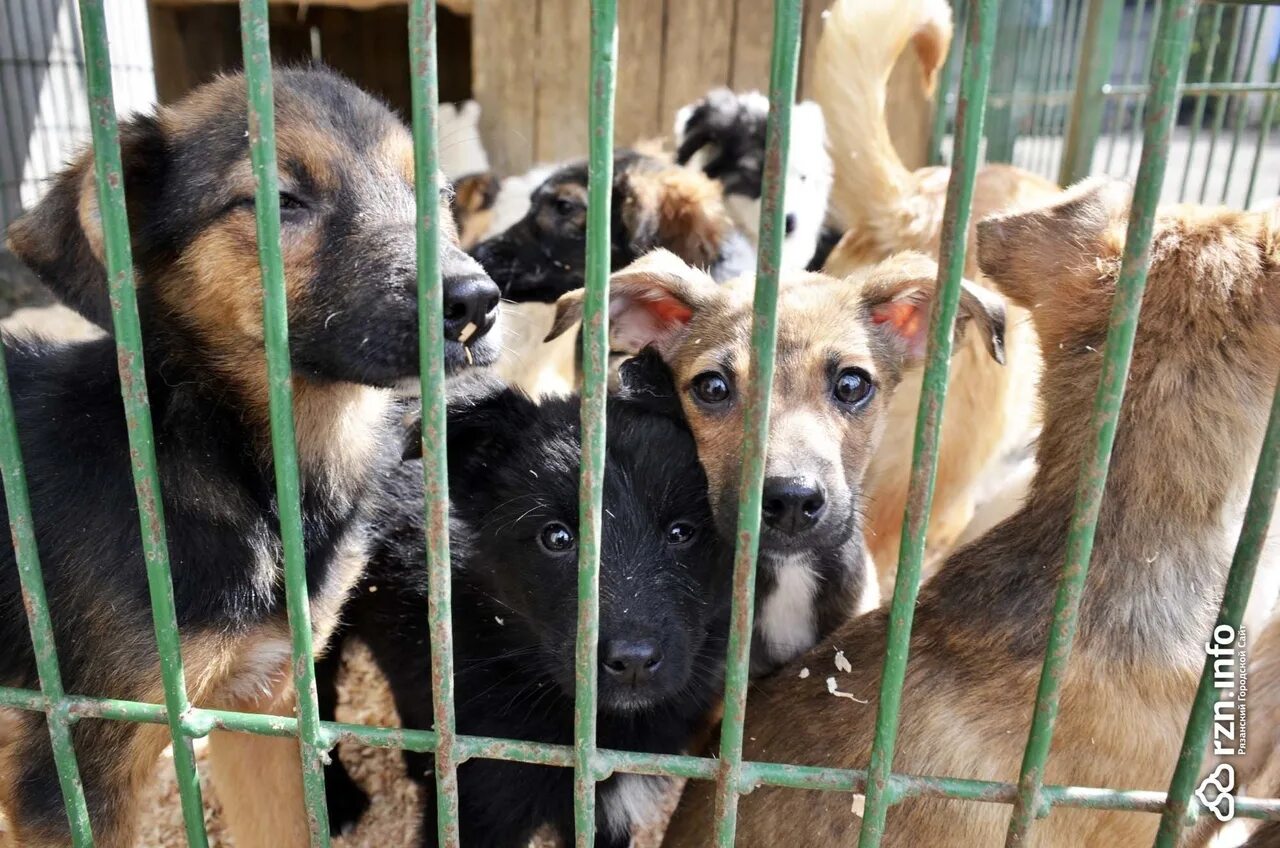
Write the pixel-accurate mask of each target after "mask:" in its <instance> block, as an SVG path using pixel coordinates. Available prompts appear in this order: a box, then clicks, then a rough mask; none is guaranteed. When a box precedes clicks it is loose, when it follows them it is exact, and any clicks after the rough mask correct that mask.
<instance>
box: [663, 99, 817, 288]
mask: <svg viewBox="0 0 1280 848" xmlns="http://www.w3.org/2000/svg"><path fill="white" fill-rule="evenodd" d="M768 118H769V98H767V97H765V96H764V95H763V94H761V93H760V92H758V91H748V92H744V93H741V94H735V93H734V92H733V91H730V90H729V89H727V88H717V89H713V90H712V91H711V92H709V93H708V94H707V96H706V97H704V98H703V99H702V100H699V101H698V102H696V103H691V104H689V105H688V106H685V107H683V108H681V109H680V111H679V112H677V113H676V122H675V140H676V162H678V163H679V164H681V165H687V166H690V167H693V168H697V169H698V170H700V171H702V172H703V173H705V174H706V175H707V176H708V177H710V178H711V179H713V180H716V181H717V182H719V183H720V184H721V185H722V186H723V187H724V197H725V206H726V207H727V208H728V210H729V214H730V215H731V216H733V220H734V223H735V224H736V225H737V226H738V228H739V229H740V230H741V231H742V232H744V233H746V234H747V236H748V237H749V238H750V239H751V242H752V244H753V245H756V246H757V248H758V246H759V241H760V234H759V227H760V193H761V190H762V188H763V186H764V159H765V127H766V124H767V123H768ZM826 132H827V131H826V124H825V122H824V121H823V119H822V109H821V107H819V106H818V104H817V103H814V102H813V101H811V100H806V101H804V102H801V103H797V104H796V105H795V106H794V107H792V109H791V133H790V136H791V138H790V141H791V155H790V156H789V157H788V159H787V178H786V183H787V184H786V191H785V194H784V197H785V203H786V214H785V218H784V219H783V220H784V223H783V228H784V237H783V241H782V264H781V267H782V268H784V269H786V270H788V271H800V270H804V269H806V268H809V267H811V266H813V264H814V257H815V255H817V254H818V252H819V250H820V241H821V237H822V236H823V232H824V225H825V222H826V216H827V200H828V197H829V195H830V194H831V156H830V155H829V154H828V153H827V147H826ZM819 268H821V263H820V262H819V263H818V264H817V266H816V268H815V270H817V269H819Z"/></svg>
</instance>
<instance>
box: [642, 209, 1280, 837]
mask: <svg viewBox="0 0 1280 848" xmlns="http://www.w3.org/2000/svg"><path fill="white" fill-rule="evenodd" d="M1121 194H1122V193H1117V192H1114V191H1112V190H1109V189H1106V188H1104V187H1099V186H1097V185H1092V186H1086V187H1084V188H1082V189H1078V190H1076V191H1075V192H1074V193H1073V194H1071V195H1068V198H1067V200H1066V201H1064V202H1063V203H1062V204H1060V205H1058V206H1056V207H1052V208H1049V209H1046V210H1043V211H1038V212H1032V213H1027V214H1023V215H1013V216H1008V217H1002V218H998V219H995V220H994V221H991V222H989V223H986V224H984V225H983V226H982V227H981V228H980V232H979V242H978V247H979V256H980V260H981V262H982V267H983V269H984V270H985V271H986V272H987V274H988V275H989V276H990V277H991V278H992V279H994V280H995V281H996V283H997V285H999V287H1000V288H1001V290H1002V291H1004V292H1005V293H1006V294H1008V295H1010V296H1012V297H1015V298H1025V300H1024V303H1025V304H1026V305H1031V304H1032V303H1033V302H1034V304H1035V305H1036V306H1037V308H1036V309H1035V310H1034V311H1033V312H1032V316H1033V319H1034V321H1035V325H1036V329H1037V331H1038V333H1039V336H1040V338H1041V340H1042V342H1041V344H1042V347H1043V350H1044V354H1045V365H1046V367H1045V374H1044V377H1043V384H1042V387H1041V392H1040V396H1041V400H1042V401H1043V403H1044V430H1043V435H1042V437H1041V439H1040V442H1039V449H1038V450H1039V454H1038V455H1039V460H1040V466H1039V470H1038V472H1037V475H1036V478H1035V481H1034V483H1033V485H1032V488H1031V494H1030V495H1029V497H1028V500H1027V503H1026V505H1025V506H1024V507H1023V508H1022V509H1021V511H1019V512H1018V513H1017V514H1016V515H1014V516H1013V517H1012V518H1010V519H1008V520H1007V521H1005V522H1004V523H1003V524H1002V525H1000V526H999V527H997V528H995V529H994V530H993V531H992V532H990V533H988V534H987V535H986V536H984V537H983V538H982V539H980V540H979V541H977V542H975V543H974V544H972V545H970V546H967V547H965V548H963V549H961V550H959V551H957V552H956V553H954V554H953V555H952V556H951V557H950V558H949V560H948V561H947V563H946V565H945V566H943V568H942V570H941V571H940V572H939V573H938V574H937V575H936V576H935V577H934V578H933V580H932V581H930V583H928V584H926V585H925V587H924V589H923V590H922V592H921V595H920V600H919V603H918V604H917V607H916V612H915V627H914V629H913V632H912V637H911V650H910V659H909V664H908V670H907V676H906V685H905V689H904V693H903V698H902V714H901V729H900V732H899V734H898V742H897V748H896V756H895V759H894V770H895V771H898V772H903V773H907V774H914V775H939V776H942V775H945V776H953V777H963V778H981V779H987V780H998V781H1005V782H1011V781H1015V780H1016V778H1017V775H1018V767H1019V763H1020V761H1021V757H1022V750H1023V746H1024V744H1025V743H1026V739H1027V731H1028V728H1029V726H1030V720H1031V712H1032V707H1033V703H1034V694H1035V687H1036V685H1037V681H1038V677H1039V673H1040V667H1041V663H1042V662H1043V651H1044V646H1045V640H1046V627H1047V625H1048V620H1049V612H1050V609H1051V607H1052V602H1053V595H1054V591H1055V587H1056V577H1057V572H1058V570H1059V569H1060V568H1061V566H1062V562H1063V553H1064V549H1065V538H1066V530H1067V522H1068V515H1069V512H1070V509H1071V505H1072V503H1073V501H1074V490H1075V487H1076V482H1077V477H1078V475H1079V471H1080V468H1081V465H1082V463H1083V461H1084V458H1085V456H1086V454H1087V453H1088V452H1089V451H1091V450H1092V448H1091V443H1092V435H1091V433H1092V430H1091V427H1090V423H1089V421H1090V414H1091V408H1092V398H1093V395H1094V392H1095V390H1096V385H1097V381H1098V374H1099V368H1100V361H1101V354H1100V352H1099V348H1098V346H1099V344H1100V342H1101V339H1102V337H1103V336H1104V335H1105V332H1106V327H1107V319H1108V311H1109V308H1110V301H1111V295H1112V292H1113V288H1114V283H1115V275H1116V272H1117V269H1118V266H1119V262H1120V245H1121V241H1122V239H1123V234H1124V225H1125V221H1124V218H1125V211H1124V206H1123V203H1120V204H1117V203H1116V199H1117V197H1118V196H1120V195H1121ZM1278 233H1280V221H1277V220H1276V219H1274V218H1272V219H1267V218H1266V217H1265V216H1263V215H1259V214H1247V213H1239V212H1228V211H1225V210H1201V209H1195V208H1181V209H1174V210H1171V211H1169V212H1168V213H1166V214H1163V215H1161V216H1160V218H1159V221H1158V223H1157V227H1156V235H1155V238H1154V244H1153V248H1152V257H1153V264H1152V269H1151V273H1150V277H1149V282H1148V287H1147V292H1146V300H1145V303H1144V306H1143V311H1142V320H1141V322H1140V323H1139V329H1138V336H1137V341H1136V346H1135V351H1134V357H1133V367H1132V371H1131V376H1130V380H1129V385H1128V393H1127V396H1126V398H1125V405H1124V408H1123V411H1122V414H1121V419H1120V423H1119V429H1118V433H1117V440H1116V446H1115V451H1114V454H1113V457H1112V463H1111V469H1110V475H1109V478H1108V483H1107V492H1106V495H1105V497H1104V500H1103V503H1102V510H1101V514H1100V516H1099V521H1098V529H1097V536H1096V540H1095V545H1094V550H1093V557H1092V567H1091V570H1090V573H1089V577H1088V583H1087V586H1086V589H1085V594H1084V598H1083V602H1082V605H1081V609H1080V615H1079V619H1078V621H1079V630H1078V633H1077V637H1076V640H1075V645H1074V652H1073V655H1072V659H1071V663H1070V665H1069V667H1068V670H1067V673H1066V678H1065V681H1064V683H1065V686H1064V690H1063V695H1062V704H1061V711H1060V713H1059V719H1058V724H1057V729H1056V733H1055V738H1054V743H1053V753H1052V756H1051V758H1050V760H1049V764H1048V770H1047V773H1046V776H1045V779H1046V782H1047V783H1051V784H1071V785H1083V786H1110V787H1117V786H1119V787H1124V788H1126V789H1144V790H1154V791H1162V790H1164V789H1165V788H1166V787H1167V785H1168V781H1169V778H1170V775H1171V773H1172V770H1173V766H1174V763H1175V760H1176V758H1177V750H1178V747H1179V745H1180V742H1181V737H1182V730H1183V726H1184V723H1185V721H1186V718H1187V714H1188V711H1189V707H1190V703H1191V700H1192V696H1193V694H1194V691H1195V687H1196V683H1197V680H1198V678H1199V675H1200V671H1201V668H1202V666H1203V663H1204V648H1203V643H1204V640H1205V639H1206V636H1207V634H1208V633H1209V631H1210V629H1211V627H1212V622H1213V617H1214V615H1215V613H1216V610H1217V604H1218V601H1219V599H1220V598H1221V593H1222V587H1223V582H1224V580H1225V575H1226V570H1227V567H1228V565H1229V562H1230V559H1231V552H1232V550H1233V548H1234V545H1235V541H1236V537H1237V534H1238V530H1239V523H1240V516H1241V511H1242V504H1243V500H1244V497H1245V495H1246V493H1247V488H1248V484H1249V480H1250V477H1251V475H1252V472H1253V465H1254V462H1255V458H1256V457H1257V452H1258V446H1259V444H1260V442H1261V438H1262V431H1263V428H1264V425H1265V421H1266V417H1267V412H1268V409H1269V407H1270V404H1271V394H1272V391H1273V389H1274V386H1275V374H1276V372H1277V369H1280V325H1278V323H1277V317H1278V316H1280V312H1277V307H1278V306H1280V261H1278V258H1280V257H1278V255H1277V250H1276V244H1277V236H1278ZM1064 261H1065V264H1064ZM1264 567H1273V564H1269V563H1268V564H1264ZM887 618H888V613H887V611H886V610H880V611H877V612H875V613H872V614H870V615H868V616H865V617H862V618H860V619H857V620H855V621H853V622H850V623H849V624H848V625H847V626H845V627H844V628H843V629H842V630H841V631H838V632H837V633H836V634H835V636H834V637H833V639H832V640H831V641H832V642H833V643H834V644H835V645H836V646H837V647H840V648H842V649H843V650H844V651H845V654H846V656H848V657H849V659H850V661H851V662H852V664H853V671H852V672H851V673H849V674H838V675H837V683H838V685H839V687H840V689H841V691H846V692H851V693H853V694H854V695H856V696H858V697H860V698H864V699H866V700H867V701H868V703H867V704H865V705H862V704H856V703H852V702H848V701H843V700H839V701H837V700H835V699H833V698H832V697H831V696H830V695H829V694H827V692H826V691H825V688H824V686H823V685H822V680H821V676H820V675H818V676H815V677H814V679H810V680H803V681H802V680H799V679H798V678H797V677H796V674H795V673H794V671H793V670H785V669H784V670H783V671H782V672H781V673H780V674H779V675H778V676H777V677H774V678H771V679H770V680H769V681H766V682H764V683H762V684H761V685H759V686H758V687H757V688H755V689H753V691H752V693H751V701H750V704H749V706H748V710H747V727H746V737H747V743H746V746H745V750H744V755H745V756H746V757H747V758H748V759H751V760H761V759H763V760H769V761H773V762H799V763H806V764H814V765H826V766H842V767H847V768H862V767H865V766H866V764H867V762H868V757H869V752H870V748H871V739H872V733H873V727H874V722H875V715H876V708H877V693H878V687H879V680H880V669H881V666H882V663H883V660H884V651H885V632H886V626H887ZM819 650H820V651H823V652H825V653H823V654H821V655H820V654H819V653H818V651H815V653H813V654H812V655H810V656H809V657H805V658H802V659H801V660H798V661H797V662H796V665H797V666H798V665H801V664H807V665H810V666H813V665H815V664H819V663H822V662H824V661H829V648H828V647H826V646H823V648H821V649H819ZM711 792H712V787H711V785H710V784H707V783H699V784H696V785H691V787H690V790H689V791H688V792H686V797H685V799H684V801H683V802H682V805H681V809H680V811H678V812H677V814H676V817H675V819H674V820H673V822H672V825H671V828H670V830H669V831H668V837H667V844H668V845H671V846H702V845H706V844H707V843H708V838H709V837H708V833H709V830H708V827H709V823H710V816H711V806H712V805H711ZM1008 818H1009V808H1008V807H1007V806H1003V805H998V804H989V803H976V802H961V801H943V800H937V799H917V800H911V801H907V802H904V803H902V804H900V805H896V806H894V807H893V808H892V809H891V810H890V813H889V818H888V823H887V828H886V834H885V839H884V842H883V843H882V844H884V845H886V846H911V848H929V847H930V846H945V847H946V848H951V846H959V845H963V846H970V845H973V846H978V845H995V844H1000V843H1001V842H1002V841H1003V837H1004V832H1005V828H1006V827H1007V824H1008ZM1156 822H1157V817H1156V816H1154V815H1150V814H1134V813H1121V812H1101V811H1090V810H1083V809H1068V808H1061V809H1055V810H1054V812H1053V813H1052V814H1051V815H1050V816H1049V817H1048V818H1047V819H1045V820H1043V821H1040V822H1039V823H1038V824H1037V825H1036V830H1035V834H1034V844H1035V845H1038V846H1042V848H1068V846H1069V848H1080V846H1098V848H1112V846H1122V845H1123V846H1128V845H1146V844H1150V843H1151V841H1152V838H1153V836H1154V831H1155V826H1156ZM860 826H861V820H860V819H859V818H858V817H857V816H855V815H853V814H852V813H850V811H849V798H848V796H847V795H841V794H837V793H813V792H796V791H792V790H783V789H760V790H756V791H755V792H753V793H752V794H750V795H748V796H745V797H743V798H742V800H741V804H740V808H739V818H738V833H737V839H738V844H740V845H751V846H757V845H759V846H765V845H799V844H849V843H851V842H852V841H854V840H855V839H856V836H857V833H858V829H859V827H860Z"/></svg>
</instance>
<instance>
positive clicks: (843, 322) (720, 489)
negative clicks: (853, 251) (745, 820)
mask: <svg viewBox="0 0 1280 848" xmlns="http://www.w3.org/2000/svg"><path fill="white" fill-rule="evenodd" d="M936 274H937V266H936V265H935V264H934V262H933V261H932V260H929V259H926V258H925V257H923V256H921V255H919V254H903V255H902V256H898V257H894V258H893V259H891V260H888V261H886V262H884V263H882V264H881V265H879V266H876V267H874V268H867V269H862V270H860V271H857V272H855V273H853V274H851V275H850V276H848V277H847V278H845V279H835V278H833V277H828V276H823V275H821V274H807V273H800V274H798V275H795V276H791V277H788V278H786V279H785V280H784V282H783V285H782V290H781V292H780V294H779V300H778V348H777V366H776V367H777V372H776V376H775V377H774V391H773V401H772V407H771V410H772V411H771V415H770V419H769V442H768V455H767V462H766V470H765V484H764V504H763V508H764V515H763V518H764V530H763V535H762V538H761V546H760V566H759V572H758V577H757V581H758V582H757V590H756V597H757V600H758V603H757V613H756V628H755V641H754V643H753V646H752V653H751V659H752V662H751V664H752V671H753V672H754V673H755V674H762V673H766V672H768V671H771V670H773V669H774V668H777V667H778V666H779V665H781V664H782V663H785V662H786V661H788V660H790V659H791V658H792V657H794V656H796V655H797V654H799V653H801V652H803V651H805V650H807V649H809V648H810V647H811V646H813V645H814V643H815V642H817V641H818V640H819V639H821V638H823V637H824V636H825V635H826V634H828V633H830V632H831V631H832V630H833V629H834V628H835V627H837V626H838V625H840V624H841V623H843V622H844V620H845V619H846V618H848V617H849V615H850V614H851V613H852V612H853V611H854V610H855V608H860V609H869V608H871V607H874V606H875V605H876V604H877V603H878V594H879V593H878V592H877V591H876V585H875V581H874V574H873V572H872V570H871V567H870V563H869V562H868V560H867V558H866V556H865V548H864V545H863V538H862V514H863V510H864V495H863V482H862V481H863V476H864V474H865V472H866V469H867V467H868V465H869V463H870V462H871V460H872V457H873V456H874V455H875V452H876V449H877V447H876V446H877V444H878V443H879V442H880V436H881V434H882V433H883V432H884V429H885V425H886V423H887V416H886V411H887V410H888V408H889V404H890V403H891V399H892V397H893V392H894V389H895V388H896V387H897V386H898V384H899V382H901V381H902V379H903V377H904V375H906V374H907V373H908V372H909V371H910V370H912V367H913V366H915V365H916V364H918V363H919V362H920V359H921V357H922V356H923V353H924V347H925V332H926V329H927V324H928V312H929V304H930V302H931V300H932V297H933V288H934V278H935V276H936ZM752 289H753V279H752V278H750V277H744V278H739V279H738V280H735V281H732V282H730V283H727V284H724V285H717V284H716V282H715V281H714V280H712V279H711V277H710V276H708V275H707V274H706V273H704V272H702V271H697V270H694V269H693V268H690V267H689V266H688V265H686V264H684V263H683V262H681V261H680V260H678V259H677V258H676V257H674V256H672V255H671V254H669V253H665V252H658V253H653V254H650V255H649V256H646V257H645V258H644V259H641V260H640V261H639V262H636V263H635V264H633V265H631V266H629V267H628V268H625V269H623V270H622V271H620V272H618V273H617V274H614V276H613V278H612V280H611V281H610V299H611V302H610V305H609V313H610V332H611V335H612V343H613V347H614V349H615V350H622V351H629V352H635V351H638V350H640V349H642V348H644V347H646V346H650V345H651V346H653V347H655V348H656V349H657V350H658V352H659V353H660V354H661V356H662V358H663V359H664V360H665V361H666V362H667V363H668V364H669V365H670V366H671V369H672V371H673V372H674V374H675V382H676V386H677V389H678V390H679V391H680V400H681V403H683V405H684V409H685V414H686V417H687V418H688V421H689V426H690V427H691V428H692V429H693V433H694V437H695V438H696V440H697V443H698V457H699V459H700V460H701V461H702V465H703V467H704V468H705V469H706V472H707V480H708V483H709V485H710V488H711V505H712V509H713V510H714V511H715V513H716V520H717V523H718V525H719V527H720V531H721V533H722V534H723V535H724V536H725V537H726V538H727V539H732V538H734V535H735V530H736V524H737V500H738V482H739V476H740V473H741V462H742V412H743V401H742V397H741V394H740V393H741V391H742V389H743V387H744V385H745V381H746V379H747V365H748V362H749V359H750V351H751V324H752V311H751V301H752V294H753V291H752ZM581 310H582V292H581V291H577V292H572V293H570V294H568V295H566V296H565V297H563V298H561V300H560V304H559V314H558V316H557V323H556V328H555V329H554V330H553V331H552V333H553V335H554V334H555V333H557V332H559V331H561V330H562V329H564V328H566V327H568V326H570V325H571V324H573V323H574V322H576V321H577V320H578V318H579V316H580V314H581ZM970 322H972V323H973V324H974V325H975V326H974V328H973V333H972V335H973V336H975V337H977V338H979V339H981V340H982V341H981V343H985V345H986V346H987V349H988V351H989V354H990V355H991V356H993V357H996V358H999V356H1000V355H1001V345H1002V344H1003V342H1002V334H1003V325H1004V307H1003V305H1002V304H1001V303H1000V301H999V298H997V297H995V296H994V295H991V294H990V293H987V292H985V291H983V290H982V289H979V288H977V287H973V286H969V285H968V284H966V287H965V290H964V293H963V295H962V296H961V301H960V326H961V327H963V326H964V325H966V324H968V323H970Z"/></svg>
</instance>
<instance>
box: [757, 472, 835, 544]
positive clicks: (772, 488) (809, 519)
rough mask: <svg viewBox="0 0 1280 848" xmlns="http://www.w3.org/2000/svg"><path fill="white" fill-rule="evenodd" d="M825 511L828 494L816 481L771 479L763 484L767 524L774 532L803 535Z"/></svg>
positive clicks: (783, 478)
mask: <svg viewBox="0 0 1280 848" xmlns="http://www.w3.org/2000/svg"><path fill="white" fill-rule="evenodd" d="M826 508H827V493H826V490H825V489H824V488H823V486H822V484H821V483H819V482H818V481H817V480H813V479H810V478H807V477H770V478H769V479H767V480H765V482H764V506H763V515H764V521H765V524H767V525H769V526H770V527H772V528H773V529H775V530H778V531H780V532H783V533H787V534H789V535H795V534H797V533H803V532H804V531H806V530H809V529H811V528H812V527H813V526H814V525H815V524H817V523H818V519H820V518H821V517H822V514H823V512H824V511H825V510H826Z"/></svg>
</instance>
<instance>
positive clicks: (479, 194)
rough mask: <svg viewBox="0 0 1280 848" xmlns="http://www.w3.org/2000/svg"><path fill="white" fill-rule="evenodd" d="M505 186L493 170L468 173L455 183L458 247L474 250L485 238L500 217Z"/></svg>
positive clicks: (451, 203)
mask: <svg viewBox="0 0 1280 848" xmlns="http://www.w3.org/2000/svg"><path fill="white" fill-rule="evenodd" d="M501 187H502V183H501V182H500V181H499V180H498V178H497V177H495V176H494V175H493V174H492V173H490V172H489V171H477V172H475V173H472V174H466V175H464V176H461V177H458V179H456V180H454V181H453V199H452V201H451V202H450V211H452V212H453V225H454V228H455V229H456V230H457V231H458V246H459V247H461V248H462V249H463V250H471V249H472V248H473V247H475V246H476V245H477V244H479V243H480V241H481V240H482V239H483V238H484V236H485V234H486V233H487V232H488V231H489V229H490V227H491V226H492V225H493V218H494V216H495V215H496V214H497V204H498V195H499V193H500V192H501Z"/></svg>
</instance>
